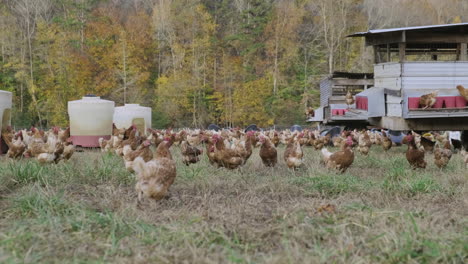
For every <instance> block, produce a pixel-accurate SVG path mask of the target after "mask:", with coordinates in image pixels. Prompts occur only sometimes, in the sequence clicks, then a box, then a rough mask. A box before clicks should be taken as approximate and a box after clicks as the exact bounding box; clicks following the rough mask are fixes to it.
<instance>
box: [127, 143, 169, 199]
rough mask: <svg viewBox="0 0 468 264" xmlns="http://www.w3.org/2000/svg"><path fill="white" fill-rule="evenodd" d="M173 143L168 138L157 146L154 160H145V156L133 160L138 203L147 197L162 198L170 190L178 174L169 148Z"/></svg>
mask: <svg viewBox="0 0 468 264" xmlns="http://www.w3.org/2000/svg"><path fill="white" fill-rule="evenodd" d="M171 145H172V141H171V139H170V138H166V139H165V140H164V141H163V142H161V144H159V145H158V147H157V148H156V151H155V153H154V158H153V159H152V160H150V161H149V162H145V160H144V158H143V157H137V158H135V160H134V161H133V170H134V171H135V172H136V179H137V183H136V185H135V190H136V192H137V195H138V204H140V203H141V202H142V201H143V199H145V198H150V199H154V200H161V199H162V198H164V197H165V196H166V195H167V193H168V192H169V188H170V187H171V185H172V184H173V183H174V180H175V178H176V175H177V172H176V164H175V162H174V160H173V159H172V155H171V152H170V150H169V148H170V147H171Z"/></svg>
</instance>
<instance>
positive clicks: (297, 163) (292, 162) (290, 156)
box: [284, 134, 304, 169]
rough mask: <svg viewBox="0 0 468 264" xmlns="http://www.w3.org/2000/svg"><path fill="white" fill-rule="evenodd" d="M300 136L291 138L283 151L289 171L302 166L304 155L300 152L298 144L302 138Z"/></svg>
mask: <svg viewBox="0 0 468 264" xmlns="http://www.w3.org/2000/svg"><path fill="white" fill-rule="evenodd" d="M301 135H302V134H300V135H299V136H298V137H297V138H295V137H291V138H290V139H289V141H288V144H287V145H286V149H285V150H284V161H285V162H286V165H287V166H288V168H290V169H298V168H299V167H301V166H302V157H303V156H304V153H303V152H302V148H301V144H299V139H300V138H301V137H302V136H301Z"/></svg>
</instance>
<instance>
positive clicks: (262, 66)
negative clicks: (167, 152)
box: [0, 0, 468, 128]
mask: <svg viewBox="0 0 468 264" xmlns="http://www.w3.org/2000/svg"><path fill="white" fill-rule="evenodd" d="M467 19H468V1H465V0H443V1H442V0H1V1H0V49H1V50H0V52H1V54H0V89H1V90H8V91H11V92H13V94H14V111H13V124H14V125H15V126H19V127H28V126H30V125H31V124H36V125H42V126H50V125H59V126H67V123H68V116H67V102H68V101H70V100H76V99H80V98H81V97H82V96H83V95H85V94H96V95H99V96H101V97H102V98H104V99H109V100H113V101H115V102H116V105H123V104H124V103H140V104H142V105H144V106H150V107H152V109H153V126H155V127H157V128H164V127H205V126H206V125H207V124H209V123H216V124H219V125H221V126H245V125H248V124H252V123H255V124H257V125H259V126H262V127H267V126H272V125H276V126H280V127H281V126H283V127H284V126H289V125H291V124H302V123H304V121H305V115H304V109H305V107H306V106H312V107H316V106H318V104H319V99H318V98H319V91H318V82H319V81H320V79H322V78H324V77H326V76H327V75H328V74H330V73H331V72H333V71H351V72H372V51H371V50H370V49H369V48H366V47H365V46H364V43H363V39H361V38H346V36H347V35H348V34H351V33H354V32H358V31H367V30H368V29H375V28H390V27H403V26H415V25H430V24H448V23H459V22H463V21H466V20H467Z"/></svg>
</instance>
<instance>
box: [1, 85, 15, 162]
mask: <svg viewBox="0 0 468 264" xmlns="http://www.w3.org/2000/svg"><path fill="white" fill-rule="evenodd" d="M12 102H13V94H12V93H10V92H7V91H3V90H0V131H2V129H4V128H6V127H7V126H9V125H11V107H12ZM7 149H8V148H7V146H6V144H5V143H3V142H2V138H1V137H0V154H2V153H3V154H4V153H6V151H7Z"/></svg>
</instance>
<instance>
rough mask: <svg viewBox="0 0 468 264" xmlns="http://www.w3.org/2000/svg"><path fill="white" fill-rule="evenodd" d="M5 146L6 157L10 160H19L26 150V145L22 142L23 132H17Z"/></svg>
mask: <svg viewBox="0 0 468 264" xmlns="http://www.w3.org/2000/svg"><path fill="white" fill-rule="evenodd" d="M7 145H8V152H7V154H6V155H7V157H9V158H12V159H17V158H21V156H22V155H23V153H24V151H25V150H26V144H25V143H24V142H23V131H19V132H18V133H17V134H16V135H15V138H13V140H12V141H11V142H10V143H8V142H7Z"/></svg>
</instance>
